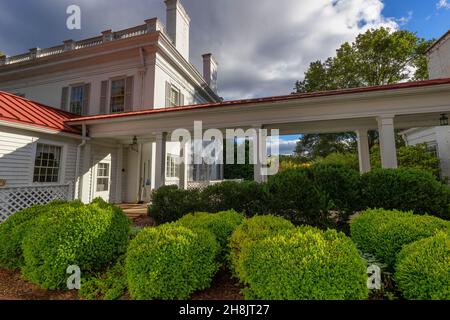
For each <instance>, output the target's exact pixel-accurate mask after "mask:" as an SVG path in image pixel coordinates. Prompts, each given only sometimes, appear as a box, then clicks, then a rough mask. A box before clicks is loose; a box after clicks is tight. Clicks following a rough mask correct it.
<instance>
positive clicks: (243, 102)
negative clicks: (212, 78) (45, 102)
mask: <svg viewBox="0 0 450 320" xmlns="http://www.w3.org/2000/svg"><path fill="white" fill-rule="evenodd" d="M442 84H450V78H447V79H435V80H424V81H414V82H405V83H397V84H390V85H384V86H374V87H361V88H353V89H342V90H331V91H322V92H313V93H299V94H290V95H284V96H274V97H267V98H257V99H246V100H234V101H224V102H217V103H208V104H197V105H190V106H182V107H174V108H166V109H148V110H142V111H133V112H125V113H117V114H107V115H98V116H89V117H81V118H77V119H70V120H67V121H68V122H70V123H71V124H76V123H77V122H83V121H92V120H109V119H116V118H125V117H135V116H145V115H151V114H158V113H166V112H167V113H168V112H177V111H188V110H198V109H206V108H219V107H227V106H235V105H247V104H257V103H267V102H280V101H288V100H301V99H307V98H318V97H329V96H339V95H346V94H355V93H366V92H375V91H388V90H396V89H407V88H418V87H427V86H434V85H442Z"/></svg>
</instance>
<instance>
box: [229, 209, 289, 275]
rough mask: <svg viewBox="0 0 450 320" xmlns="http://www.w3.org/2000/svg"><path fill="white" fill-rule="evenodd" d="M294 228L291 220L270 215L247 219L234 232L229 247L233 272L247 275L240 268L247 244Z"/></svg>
mask: <svg viewBox="0 0 450 320" xmlns="http://www.w3.org/2000/svg"><path fill="white" fill-rule="evenodd" d="M294 228H295V227H294V225H293V224H292V223H291V222H290V221H288V220H285V219H283V218H280V217H275V216H270V215H265V216H256V217H253V218H251V219H246V220H245V221H244V222H243V223H242V224H241V225H240V226H239V227H238V228H237V229H236V230H235V231H234V232H233V234H232V235H231V238H230V242H229V247H230V262H231V269H232V272H233V273H234V274H235V275H236V276H237V277H239V278H244V277H245V276H244V275H243V274H242V270H241V269H240V253H241V251H242V248H243V247H244V246H245V245H247V244H248V243H250V242H254V241H259V240H262V239H265V238H266V237H270V236H273V235H274V234H277V233H279V232H282V231H285V230H292V229H294Z"/></svg>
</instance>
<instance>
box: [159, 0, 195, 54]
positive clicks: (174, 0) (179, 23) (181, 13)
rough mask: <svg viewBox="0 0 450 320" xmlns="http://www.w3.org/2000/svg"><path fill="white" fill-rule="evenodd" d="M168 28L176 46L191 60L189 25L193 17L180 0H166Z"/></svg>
mask: <svg viewBox="0 0 450 320" xmlns="http://www.w3.org/2000/svg"><path fill="white" fill-rule="evenodd" d="M165 2H166V7H167V12H166V13H167V21H166V29H167V34H168V36H169V37H170V38H171V39H172V41H173V43H174V45H175V47H176V48H177V50H178V51H179V52H180V53H181V55H182V56H183V57H184V58H185V59H186V60H187V61H189V27H190V23H191V18H189V15H188V14H187V12H186V10H185V9H184V7H183V5H182V4H181V2H180V0H166V1H165Z"/></svg>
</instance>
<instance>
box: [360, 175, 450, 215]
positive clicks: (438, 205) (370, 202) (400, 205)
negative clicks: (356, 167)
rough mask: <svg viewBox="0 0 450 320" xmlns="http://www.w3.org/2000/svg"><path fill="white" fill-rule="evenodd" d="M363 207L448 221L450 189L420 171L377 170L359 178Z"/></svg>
mask: <svg viewBox="0 0 450 320" xmlns="http://www.w3.org/2000/svg"><path fill="white" fill-rule="evenodd" d="M361 193H362V199H363V201H364V204H365V207H366V208H383V209H386V210H389V209H396V210H402V211H413V212H414V213H416V214H426V213H427V214H431V215H435V216H438V217H441V218H450V188H449V187H448V186H447V185H444V184H443V183H442V182H440V181H438V180H437V179H436V177H435V176H433V175H432V174H431V173H429V172H427V171H423V170H419V169H406V168H403V169H378V170H373V171H371V172H369V173H366V174H364V175H363V176H362V191H361Z"/></svg>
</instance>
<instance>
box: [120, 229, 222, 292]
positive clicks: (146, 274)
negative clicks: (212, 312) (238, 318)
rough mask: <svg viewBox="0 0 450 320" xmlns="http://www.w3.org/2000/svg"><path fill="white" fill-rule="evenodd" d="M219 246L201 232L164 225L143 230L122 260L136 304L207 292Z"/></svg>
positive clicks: (215, 267)
mask: <svg viewBox="0 0 450 320" xmlns="http://www.w3.org/2000/svg"><path fill="white" fill-rule="evenodd" d="M219 250H220V248H219V244H218V242H217V241H216V239H215V237H214V235H213V234H212V233H211V232H209V231H207V230H205V229H202V228H197V229H196V230H195V231H194V230H191V229H188V228H185V227H182V226H177V225H174V224H165V225H161V226H159V227H157V228H151V229H144V230H143V231H141V232H140V233H139V234H138V235H137V236H136V238H135V239H133V240H132V241H131V242H130V246H129V248H128V252H127V257H126V273H127V279H128V289H129V292H130V294H131V297H132V298H133V299H136V300H156V299H158V300H175V299H187V298H189V296H190V295H191V294H192V293H193V292H195V291H197V290H202V289H205V288H207V287H208V286H209V285H210V283H211V280H212V278H213V276H214V274H215V273H216V271H217V269H218V263H217V262H216V257H217V254H218V252H219Z"/></svg>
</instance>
